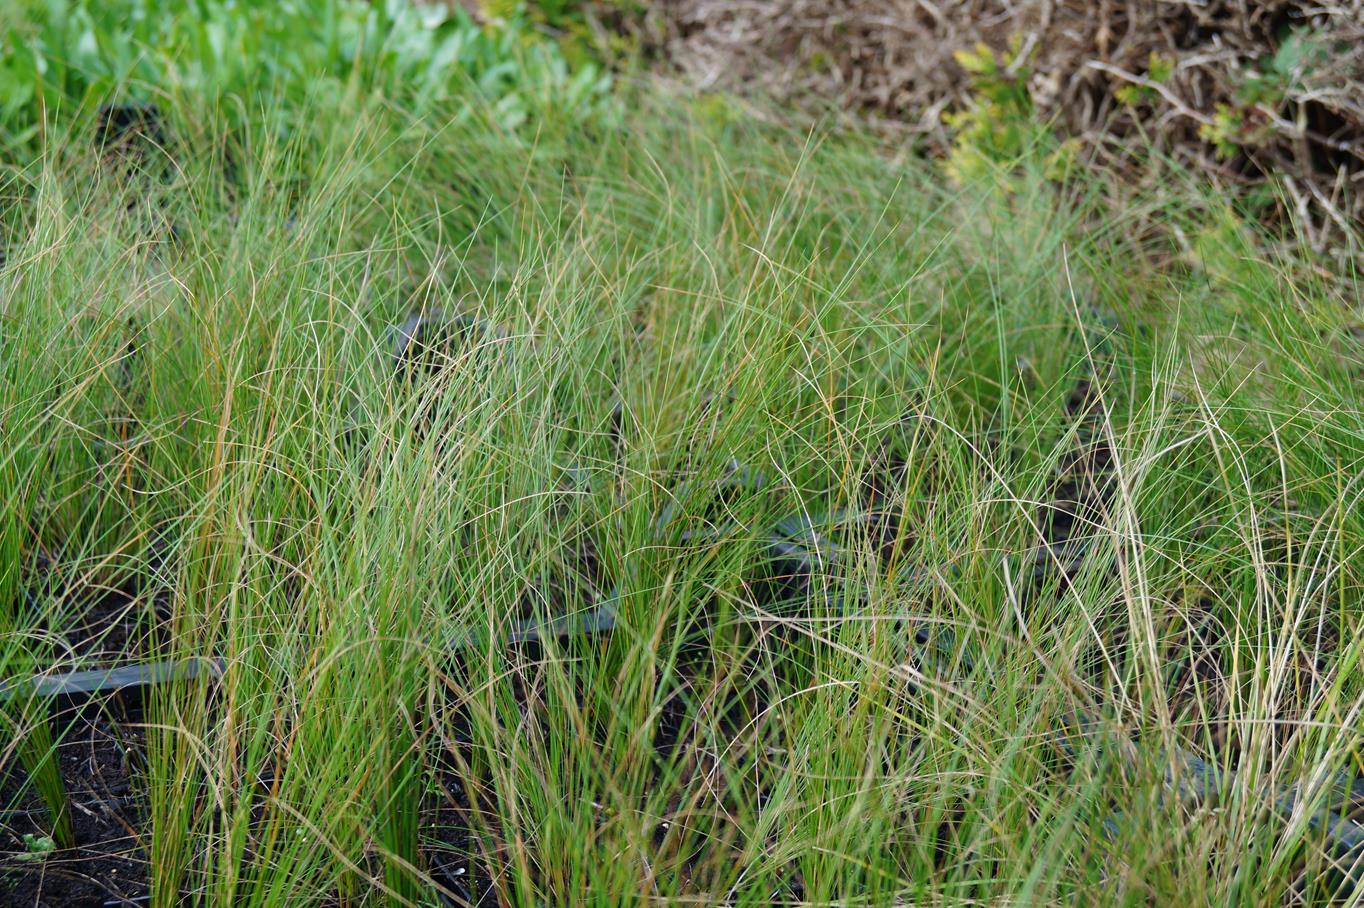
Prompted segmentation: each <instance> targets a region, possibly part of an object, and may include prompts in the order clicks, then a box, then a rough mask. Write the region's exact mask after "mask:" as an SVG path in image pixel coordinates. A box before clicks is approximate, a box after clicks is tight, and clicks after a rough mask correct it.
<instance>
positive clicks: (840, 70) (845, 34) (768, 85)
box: [651, 0, 1364, 248]
mask: <svg viewBox="0 0 1364 908" xmlns="http://www.w3.org/2000/svg"><path fill="white" fill-rule="evenodd" d="M651 15H652V16H653V17H654V20H655V21H656V22H657V23H661V26H662V27H661V28H659V29H658V30H657V31H656V32H655V35H654V40H655V41H656V43H657V44H658V45H659V46H660V47H661V48H662V49H664V50H665V51H666V53H667V55H668V57H669V58H670V59H671V60H672V61H673V62H674V63H675V64H676V65H677V66H678V67H679V68H680V69H681V70H682V71H683V72H684V73H685V74H686V75H687V76H688V80H689V81H690V82H692V83H693V84H695V85H698V86H701V87H705V88H710V87H713V88H727V89H734V88H746V87H752V86H758V87H760V88H761V89H762V90H763V91H764V92H765V93H769V94H773V95H776V96H777V97H781V98H786V99H795V100H800V99H827V100H832V101H834V102H836V103H838V104H839V105H840V106H842V107H844V108H847V109H854V110H859V111H862V112H864V113H867V114H870V115H872V116H873V117H875V118H877V119H880V120H883V121H885V122H887V123H893V124H898V125H899V126H901V127H903V128H907V129H909V130H910V131H912V132H913V133H915V134H917V135H919V136H921V137H923V139H924V140H925V144H926V146H927V147H929V148H930V149H931V148H937V149H943V148H945V147H947V144H948V142H949V139H950V137H949V136H948V134H947V133H948V130H947V128H946V127H945V125H944V123H943V117H942V115H943V113H944V112H945V111H949V110H953V109H961V108H965V107H967V106H969V105H970V104H971V102H972V99H971V97H970V87H971V83H970V80H969V79H968V76H967V73H966V72H965V71H964V70H963V69H962V67H961V66H960V65H959V63H958V62H957V60H956V58H955V55H956V54H957V53H958V52H959V51H963V50H967V51H969V50H971V49H973V48H975V47H976V45H977V43H978V42H983V43H984V44H985V45H986V46H988V47H991V48H994V49H996V50H998V51H1003V50H1004V49H1005V48H1006V47H1007V46H1008V44H1009V42H1010V40H1021V41H1022V47H1023V50H1024V52H1025V54H1024V56H1025V60H1022V61H1020V66H1019V72H1020V74H1021V73H1023V72H1025V71H1026V73H1027V75H1026V78H1027V80H1028V88H1029V91H1030V93H1031V95H1032V98H1033V103H1034V105H1035V108H1036V111H1037V113H1038V115H1039V116H1041V117H1043V118H1044V119H1047V120H1050V121H1054V122H1055V123H1057V124H1058V126H1059V127H1060V128H1061V129H1062V130H1064V131H1065V132H1066V133H1068V134H1069V135H1074V136H1079V137H1081V138H1083V139H1084V140H1085V142H1086V144H1087V145H1088V146H1089V147H1090V148H1091V149H1093V150H1095V151H1096V152H1097V153H1099V154H1102V155H1104V156H1106V157H1108V158H1116V159H1119V160H1125V159H1127V158H1128V157H1129V155H1130V153H1131V151H1132V150H1134V149H1141V150H1142V152H1143V153H1144V151H1145V149H1147V148H1149V147H1154V148H1155V149H1157V150H1158V151H1159V152H1161V153H1163V154H1168V155H1170V156H1171V157H1173V158H1175V159H1176V160H1178V161H1181V162H1182V163H1184V164H1187V165H1192V166H1196V167H1201V168H1206V169H1207V170H1209V171H1211V172H1212V173H1214V174H1216V175H1217V176H1219V177H1221V178H1223V179H1224V180H1225V181H1226V182H1227V183H1228V185H1238V186H1243V187H1256V186H1264V185H1266V184H1267V183H1270V182H1273V183H1274V184H1275V187H1276V192H1275V194H1274V196H1275V197H1276V198H1277V199H1278V200H1279V201H1278V202H1277V203H1276V204H1272V205H1270V206H1269V207H1268V208H1267V209H1266V212H1265V213H1266V216H1268V217H1270V218H1283V217H1284V216H1286V215H1288V216H1295V217H1297V218H1298V219H1299V220H1300V221H1301V222H1302V224H1303V226H1304V227H1305V228H1306V229H1307V230H1308V234H1309V239H1310V240H1311V242H1312V243H1313V245H1315V246H1318V247H1319V248H1321V247H1325V246H1327V245H1328V244H1331V243H1333V242H1334V241H1338V240H1340V239H1341V238H1342V237H1343V236H1344V235H1345V233H1347V232H1348V230H1349V226H1348V225H1350V223H1351V222H1352V221H1353V222H1355V223H1357V222H1358V219H1359V218H1360V216H1361V215H1364V192H1361V190H1364V185H1361V184H1364V0H1341V2H1338V3H1335V4H1331V3H1330V2H1329V0H1328V2H1327V3H1325V4H1321V5H1318V4H1314V3H1310V2H1301V0H1270V2H1251V0H1014V2H1010V0H655V2H654V3H653V5H652V7H651ZM1295 35H1296V37H1295ZM1294 43H1296V45H1297V46H1296V47H1289V48H1288V49H1287V50H1285V46H1286V45H1287V44H1294ZM1022 64H1025V65H1022ZM1153 68H1155V69H1158V70H1163V69H1167V68H1168V70H1169V72H1168V73H1164V72H1159V73H1153V72H1152V70H1153ZM1153 76H1155V77H1154V78H1153ZM1125 86H1128V88H1127V89H1126V90H1124V87H1125ZM1128 163H1130V161H1128ZM1333 235H1334V240H1333V239H1332V237H1333Z"/></svg>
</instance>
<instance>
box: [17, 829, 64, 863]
mask: <svg viewBox="0 0 1364 908" xmlns="http://www.w3.org/2000/svg"><path fill="white" fill-rule="evenodd" d="M23 842H24V848H25V849H26V850H25V851H24V852H23V853H22V854H19V855H16V856H15V860H19V861H45V860H47V858H48V856H49V855H50V854H52V852H54V851H56V850H57V843H56V842H54V841H52V838H51V837H50V836H45V835H34V834H33V833H31V832H26V833H24V838H23Z"/></svg>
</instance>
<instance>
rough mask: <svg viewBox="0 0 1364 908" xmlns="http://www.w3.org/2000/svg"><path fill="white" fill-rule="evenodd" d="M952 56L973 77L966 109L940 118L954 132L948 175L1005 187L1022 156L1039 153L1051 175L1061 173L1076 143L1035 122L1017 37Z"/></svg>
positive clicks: (948, 159) (958, 178)
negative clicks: (1000, 47)
mask: <svg viewBox="0 0 1364 908" xmlns="http://www.w3.org/2000/svg"><path fill="white" fill-rule="evenodd" d="M954 56H955V59H956V61H957V64H958V65H959V66H961V68H962V69H963V70H965V71H966V73H967V75H968V77H969V78H970V80H971V98H972V101H971V104H970V105H969V106H968V107H967V108H966V109H964V110H961V111H955V112H948V113H946V114H944V116H943V120H944V122H946V124H947V126H948V127H949V128H950V129H952V130H953V131H954V132H955V136H954V138H953V142H952V148H951V150H950V151H949V152H948V156H947V165H946V166H947V172H948V174H949V175H950V176H952V178H953V179H955V180H957V181H958V182H959V183H967V182H971V181H974V180H979V179H982V178H984V179H990V180H994V181H997V182H998V183H999V185H1000V186H1001V187H1002V188H1005V189H1007V188H1008V187H1009V184H1010V179H1009V176H1008V174H1009V172H1010V171H1011V170H1013V168H1014V167H1016V166H1017V165H1018V164H1019V163H1020V162H1022V161H1023V160H1025V159H1028V158H1032V157H1037V158H1038V159H1040V160H1042V162H1043V167H1044V169H1045V171H1046V173H1047V175H1048V176H1049V177H1053V178H1059V177H1061V176H1062V175H1064V174H1065V173H1066V172H1067V171H1068V170H1069V169H1070V167H1071V165H1072V163H1073V158H1074V154H1075V152H1076V150H1077V149H1078V144H1077V143H1075V142H1073V141H1068V142H1058V141H1057V140H1056V138H1055V136H1054V134H1053V133H1052V131H1051V129H1050V128H1048V127H1047V126H1046V125H1045V124H1043V123H1041V122H1039V121H1038V119H1037V117H1036V115H1035V112H1034V108H1033V103H1032V96H1031V94H1030V93H1029V91H1028V75H1029V71H1028V67H1027V61H1026V57H1024V56H1023V54H1022V41H1021V39H1020V38H1019V37H1018V36H1015V37H1014V39H1012V40H1011V41H1010V42H1009V47H1008V49H1007V50H1005V51H1003V52H1002V53H998V54H996V53H995V51H994V50H993V49H991V48H990V47H989V46H987V45H985V44H983V43H982V44H978V45H977V46H976V48H975V49H974V50H971V51H958V52H957V53H956V54H955V55H954Z"/></svg>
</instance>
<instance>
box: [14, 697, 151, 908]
mask: <svg viewBox="0 0 1364 908" xmlns="http://www.w3.org/2000/svg"><path fill="white" fill-rule="evenodd" d="M139 721H140V707H139V706H138V705H137V704H135V703H129V702H126V701H125V700H124V698H123V697H121V696H120V695H117V694H116V695H113V696H111V697H109V698H106V699H105V700H104V701H103V702H97V701H87V702H85V703H83V704H73V703H67V704H65V705H63V704H57V707H56V708H55V709H54V711H53V732H54V736H56V735H60V743H59V744H58V746H57V751H58V765H59V766H60V769H61V774H62V780H63V782H64V783H65V784H66V790H67V795H68V797H69V799H70V804H71V819H72V826H73V828H74V831H75V837H76V845H75V847H74V848H70V849H63V850H57V851H54V852H52V853H51V854H49V855H48V856H47V857H46V858H45V859H43V860H39V861H25V860H23V859H22V858H23V857H24V856H26V855H27V852H28V849H27V848H26V846H25V844H24V840H23V836H24V835H25V834H31V835H34V836H44V835H47V834H48V833H49V832H50V828H49V823H48V814H47V811H46V810H44V809H43V807H42V804H41V801H40V799H39V798H38V797H37V795H36V793H35V792H33V791H32V790H26V789H27V787H26V785H25V781H26V774H25V773H24V771H23V769H22V767H21V766H20V765H19V763H18V761H17V760H12V761H10V763H8V764H6V765H5V766H4V767H3V779H2V780H0V803H4V804H5V805H7V809H6V810H5V812H4V813H3V814H0V817H2V818H3V819H2V820H0V848H3V852H4V853H3V855H0V904H3V905H12V906H16V908H18V906H25V908H39V906H42V908H48V906H50V908H85V906H90V908H95V906H101V908H102V906H121V905H144V904H146V903H147V902H148V899H149V893H150V884H149V879H148V864H147V854H146V850H145V846H146V844H147V842H146V839H145V837H144V836H143V834H142V830H143V829H144V823H145V804H144V801H143V799H142V796H141V795H140V794H139V790H140V786H138V785H137V784H136V782H135V781H134V776H135V775H136V774H137V773H138V772H139V770H140V766H141V761H142V739H141V735H140V733H139V732H138V731H137V729H136V725H137V723H138V722H139Z"/></svg>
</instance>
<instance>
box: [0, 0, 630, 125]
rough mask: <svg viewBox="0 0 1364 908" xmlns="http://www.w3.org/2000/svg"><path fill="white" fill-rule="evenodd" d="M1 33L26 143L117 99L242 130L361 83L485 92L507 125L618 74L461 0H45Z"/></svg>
mask: <svg viewBox="0 0 1364 908" xmlns="http://www.w3.org/2000/svg"><path fill="white" fill-rule="evenodd" d="M31 9H32V14H33V16H32V19H33V21H32V24H31V26H30V27H29V28H28V29H26V30H24V31H20V30H11V31H10V32H9V34H8V35H5V36H4V37H3V38H0V50H3V55H0V139H2V140H3V141H4V142H5V144H7V145H9V146H11V147H14V146H23V145H25V144H26V143H28V142H31V141H32V140H33V139H34V138H35V137H36V136H37V134H38V132H39V131H40V130H41V128H42V125H43V122H44V119H45V118H48V117H52V116H66V115H69V114H70V113H72V112H74V111H81V110H89V109H91V108H93V107H94V106H95V105H98V104H100V103H104V102H106V101H109V100H113V99H117V98H133V99H138V100H144V101H158V102H164V101H166V100H168V99H185V100H186V101H188V102H190V103H191V105H192V106H194V107H195V108H197V109H198V110H200V111H204V112H214V113H215V115H222V116H225V117H227V118H228V120H229V122H230V123H232V124H234V125H241V121H242V119H243V117H256V116H259V115H260V111H270V112H271V113H272V115H273V116H272V127H273V128H275V129H276V130H279V131H282V132H283V133H287V132H288V131H290V130H292V129H295V128H298V123H297V121H296V117H297V115H298V113H299V110H300V108H301V106H302V105H303V104H304V103H305V102H307V101H309V99H312V100H313V101H316V100H317V99H318V98H319V96H322V97H327V96H330V97H340V96H341V95H343V94H345V93H347V92H353V91H359V92H360V93H362V94H364V95H368V94H369V93H371V92H373V93H377V94H378V95H381V96H382V97H383V98H384V99H385V101H386V102H387V103H393V104H398V105H401V106H404V107H406V108H408V109H409V110H412V111H413V112H415V113H417V114H419V115H420V114H421V113H422V112H424V111H430V110H432V109H433V105H435V104H437V103H441V102H445V101H448V100H450V99H453V98H459V97H461V96H468V95H472V94H478V95H480V96H481V97H484V98H487V99H490V100H491V101H492V102H493V104H492V106H493V109H494V110H495V111H496V112H497V114H498V116H499V118H500V125H501V126H502V127H503V128H506V129H510V130H515V129H517V128H518V127H520V126H521V125H522V124H524V123H526V122H527V121H529V120H532V119H534V118H536V117H537V116H539V115H543V114H545V113H547V112H549V111H553V112H554V113H555V115H556V116H567V117H575V116H576V117H585V116H588V115H590V114H591V112H592V111H593V110H597V109H600V108H602V107H603V105H604V104H605V103H606V99H607V97H608V95H609V89H610V79H609V77H608V76H607V75H606V74H605V73H604V72H602V70H601V69H600V68H599V67H598V66H596V64H594V63H592V62H590V61H584V62H582V63H581V64H578V65H570V63H569V61H568V60H567V59H566V58H565V57H564V55H563V53H562V52H561V51H560V50H559V49H558V47H557V45H556V44H555V43H554V42H553V41H550V40H547V39H544V38H543V37H541V36H539V35H538V34H537V33H536V32H535V31H534V30H533V29H532V28H530V27H529V24H528V22H527V21H526V20H525V19H524V18H522V17H519V16H513V17H511V18H508V19H504V20H498V21H496V22H492V23H489V24H488V25H486V26H480V25H478V24H476V23H475V22H473V20H472V19H471V18H470V17H469V15H468V14H467V13H466V12H465V11H464V10H463V9H462V8H460V7H459V6H458V4H452V5H445V4H430V5H419V4H415V3H412V2H408V0H384V2H382V3H373V4H371V3H368V2H363V0H323V2H320V3H313V2H303V0H282V2H266V0H192V2H190V3H187V4H185V3H177V2H171V0H114V2H109V3H105V2H94V0H45V2H43V3H41V4H39V3H37V2H33V3H32V6H31Z"/></svg>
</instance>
